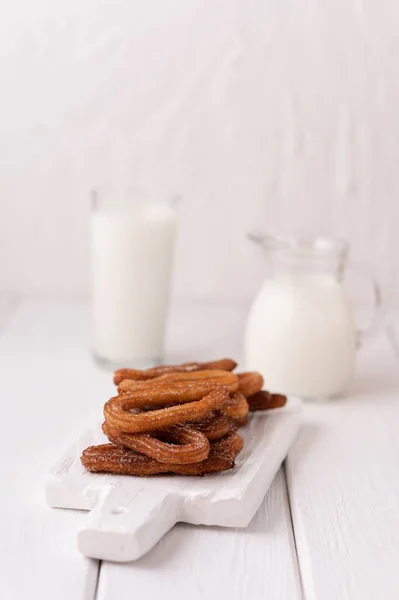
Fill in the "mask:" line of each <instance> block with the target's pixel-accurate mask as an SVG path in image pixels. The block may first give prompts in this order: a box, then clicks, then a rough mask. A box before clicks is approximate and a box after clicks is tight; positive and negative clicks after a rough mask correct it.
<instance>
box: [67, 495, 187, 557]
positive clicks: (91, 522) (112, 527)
mask: <svg viewBox="0 0 399 600" xmlns="http://www.w3.org/2000/svg"><path fill="white" fill-rule="evenodd" d="M178 508H179V497H178V496H177V495H176V494H172V493H168V491H167V490H160V489H159V486H158V487H155V486H154V487H153V486H148V485H147V487H143V489H142V490H140V491H139V492H138V493H137V494H135V495H134V496H133V497H132V496H131V495H129V494H126V489H124V487H123V486H118V487H112V488H111V489H110V490H107V493H105V494H104V496H103V498H102V499H101V500H100V501H99V503H98V504H97V505H96V507H95V508H94V509H93V510H92V511H91V512H90V515H89V516H88V520H87V525H86V527H85V528H84V529H82V530H81V531H79V532H78V547H79V551H80V552H81V553H82V554H83V555H84V556H88V557H90V558H99V559H103V560H113V561H118V562H119V561H121V562H125V561H130V560H136V559H137V558H140V556H143V554H145V553H146V552H148V551H149V550H151V548H152V547H153V546H155V544H156V543H157V542H158V541H159V540H160V539H161V537H162V536H164V535H165V533H166V532H167V531H169V529H171V528H172V527H173V525H175V524H176V523H177V521H178V520H179V515H178Z"/></svg>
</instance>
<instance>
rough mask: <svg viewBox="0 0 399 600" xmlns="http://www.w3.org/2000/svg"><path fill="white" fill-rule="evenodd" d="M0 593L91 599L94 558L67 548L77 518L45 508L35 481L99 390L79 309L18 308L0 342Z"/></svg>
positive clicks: (82, 423) (40, 480)
mask: <svg viewBox="0 0 399 600" xmlns="http://www.w3.org/2000/svg"><path fill="white" fill-rule="evenodd" d="M0 365H1V367H0V369H1V373H0V397H1V403H2V418H3V426H2V433H1V436H0V454H1V460H0V477H1V481H2V492H1V494H0V539H1V544H0V597H1V598H7V599H10V600H11V599H12V600H19V599H22V598H28V597H34V598H38V597H40V598H42V599H43V600H47V599H52V598H57V599H58V600H63V599H65V600H70V599H71V598H73V599H74V600H91V599H92V598H94V595H95V589H96V583H97V575H98V562H97V561H90V560H87V559H84V558H83V557H82V556H81V555H80V554H79V553H78V551H77V545H76V530H77V529H78V527H80V526H81V525H82V524H83V520H84V518H85V516H86V514H85V513H80V512H75V511H61V510H54V509H53V510H51V509H49V508H47V507H46V505H45V502H44V491H43V485H44V477H45V474H46V472H47V471H48V468H49V466H50V465H51V463H52V462H54V459H55V458H56V457H57V456H58V455H59V453H60V452H61V451H62V449H63V448H65V444H68V443H70V441H71V439H73V438H74V436H76V434H77V433H79V432H80V431H82V429H84V428H85V427H87V425H88V424H89V423H90V422H93V420H92V419H93V418H94V414H95V415H96V418H97V420H98V412H99V410H100V408H101V404H102V400H103V399H104V393H105V396H106V395H107V394H108V393H109V390H108V389H107V387H108V377H107V378H106V379H105V378H104V376H103V375H102V374H101V373H98V372H97V371H96V370H95V368H94V367H93V365H92V364H91V363H90V360H89V357H88V353H87V340H86V328H85V314H84V312H83V311H82V308H81V306H79V305H70V304H69V303H68V304H65V305H60V306H56V305H53V304H48V305H46V304H42V303H40V304H35V303H30V302H25V303H22V304H21V305H20V306H19V308H18V309H17V311H16V312H15V313H14V314H13V315H12V316H11V319H10V321H9V323H8V325H7V326H6V327H5V328H4V331H3V335H2V336H1V338H0Z"/></svg>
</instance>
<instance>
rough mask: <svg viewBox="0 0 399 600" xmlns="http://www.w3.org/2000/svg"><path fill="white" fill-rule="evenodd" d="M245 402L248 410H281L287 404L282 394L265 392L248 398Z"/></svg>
mask: <svg viewBox="0 0 399 600" xmlns="http://www.w3.org/2000/svg"><path fill="white" fill-rule="evenodd" d="M247 402H248V405H249V410H251V411H253V410H269V409H272V408H281V407H282V406H284V405H285V404H286V402H287V397H286V396H283V395H282V394H271V393H270V392H267V391H266V390H262V391H260V392H257V393H256V394H253V395H252V396H248V398H247Z"/></svg>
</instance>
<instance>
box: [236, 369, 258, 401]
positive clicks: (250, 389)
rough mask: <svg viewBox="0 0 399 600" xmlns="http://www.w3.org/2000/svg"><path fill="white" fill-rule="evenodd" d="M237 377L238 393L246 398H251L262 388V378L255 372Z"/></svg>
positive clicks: (239, 374)
mask: <svg viewBox="0 0 399 600" xmlns="http://www.w3.org/2000/svg"><path fill="white" fill-rule="evenodd" d="M237 377H238V391H239V392H241V393H242V394H244V396H245V397H246V398H247V397H248V396H253V394H256V393H257V392H260V390H261V389H262V387H263V377H262V375H261V374H260V373H257V372H256V371H248V372H246V373H237Z"/></svg>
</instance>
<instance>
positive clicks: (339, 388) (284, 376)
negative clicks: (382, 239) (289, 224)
mask: <svg viewBox="0 0 399 600" xmlns="http://www.w3.org/2000/svg"><path fill="white" fill-rule="evenodd" d="M249 238H250V239H251V240H252V241H254V242H256V243H257V244H259V245H260V246H261V247H262V248H263V250H264V251H265V252H266V255H267V257H268V259H269V260H268V262H269V267H270V269H269V273H270V274H269V276H268V277H267V278H266V280H265V281H264V283H263V285H262V287H261V289H260V291H259V293H258V295H257V296H256V298H255V301H254V303H253V304H252V307H251V309H250V312H249V316H248V321H247V327H246V332H245V342H244V346H245V349H244V352H245V362H246V368H247V369H250V370H256V371H260V372H261V373H262V375H263V376H264V379H265V387H266V388H267V389H268V390H271V391H272V392H281V393H284V394H296V395H299V396H302V397H304V398H309V399H320V400H325V399H330V398H334V397H337V396H340V395H343V394H345V392H346V391H347V389H348V386H349V384H350V382H351V380H352V377H353V374H354V369H355V354H356V348H357V346H358V345H359V342H361V340H362V338H363V337H364V334H365V333H366V331H360V330H359V329H358V328H356V325H355V318H354V314H353V310H352V307H351V306H350V303H349V302H348V300H347V298H346V295H345V292H344V289H343V285H342V283H343V279H344V275H345V269H346V265H347V256H348V244H347V243H346V242H345V241H344V240H339V239H334V238H316V239H313V240H299V239H295V238H289V237H282V236H272V235H263V234H249ZM373 291H374V302H375V313H376V314H377V313H378V312H379V309H380V304H381V300H380V299H381V295H380V289H379V287H378V285H377V283H375V282H373ZM374 322H375V321H374Z"/></svg>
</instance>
